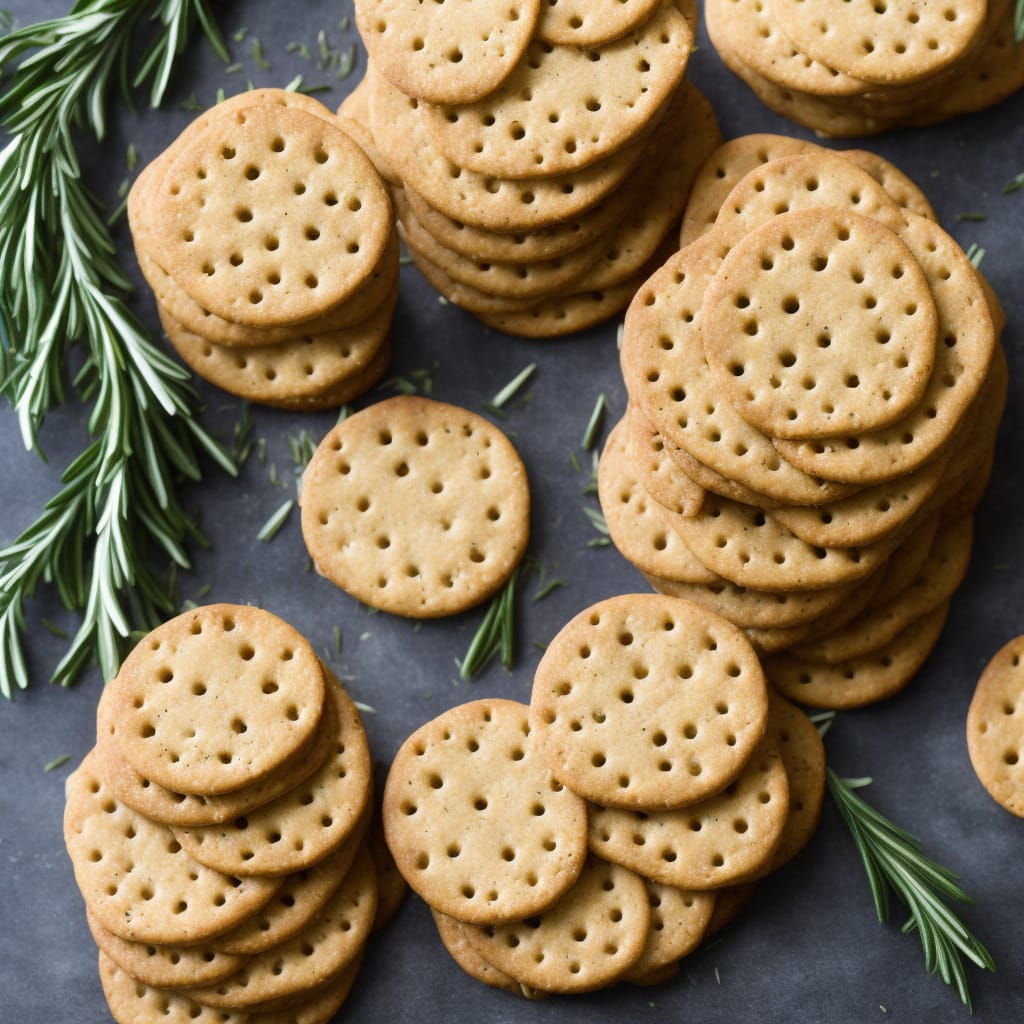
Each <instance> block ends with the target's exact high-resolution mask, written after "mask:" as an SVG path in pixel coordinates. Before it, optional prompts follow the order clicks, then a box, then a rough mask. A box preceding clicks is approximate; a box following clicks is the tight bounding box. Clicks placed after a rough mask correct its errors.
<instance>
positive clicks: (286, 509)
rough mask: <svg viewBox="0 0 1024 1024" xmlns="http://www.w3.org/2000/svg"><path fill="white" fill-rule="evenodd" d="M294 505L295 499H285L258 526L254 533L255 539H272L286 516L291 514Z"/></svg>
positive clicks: (282, 524)
mask: <svg viewBox="0 0 1024 1024" xmlns="http://www.w3.org/2000/svg"><path fill="white" fill-rule="evenodd" d="M294 506H295V499H294V498H289V499H288V500H287V501H285V502H284V503H283V504H282V505H281V506H280V507H279V508H278V510H277V511H276V512H275V513H274V514H273V515H272V516H271V517H270V518H269V519H268V520H267V521H266V522H265V523H264V524H263V526H262V527H261V528H260V532H259V533H257V534H256V539H257V540H264V541H267V540H272V539H273V537H274V535H275V534H276V533H277V531H278V530H280V529H281V527H282V526H284V524H285V521H286V520H287V519H288V516H290V515H291V511H292V509H293V508H294Z"/></svg>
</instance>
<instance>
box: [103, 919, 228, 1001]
mask: <svg viewBox="0 0 1024 1024" xmlns="http://www.w3.org/2000/svg"><path fill="white" fill-rule="evenodd" d="M86 920H87V922H88V924H89V931H90V932H91V933H92V937H93V940H94V941H95V943H96V945H97V946H98V947H99V948H100V950H101V951H102V952H103V953H105V954H106V955H107V956H108V957H110V959H111V960H113V961H114V963H115V964H117V966H118V967H120V968H121V970H123V971H127V972H128V973H129V974H130V975H131V976H132V977H133V978H135V979H136V980H137V981H140V982H142V984H143V985H152V986H154V987H156V988H189V987H191V986H194V985H208V984H210V983H211V982H215V981H220V980H221V978H226V977H228V976H229V975H231V974H234V973H235V972H236V971H237V970H238V969H239V968H240V967H241V966H242V965H243V964H244V963H245V957H242V956H231V955H229V954H227V953H221V952H219V951H218V950H215V949H211V948H208V947H207V946H205V945H203V946H159V945H156V944H155V943H145V942H132V941H130V940H129V939H122V938H121V937H120V936H118V935H115V934H114V933H113V932H111V931H108V930H107V929H106V928H104V927H103V925H102V924H100V922H99V921H98V920H97V919H96V916H95V914H92V913H90V912H88V910H87V912H86Z"/></svg>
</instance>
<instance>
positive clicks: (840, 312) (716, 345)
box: [701, 208, 937, 438]
mask: <svg viewBox="0 0 1024 1024" xmlns="http://www.w3.org/2000/svg"><path fill="white" fill-rule="evenodd" d="M936 329H937V316H936V312H935V303H934V302H933V301H932V298H931V293H930V291H929V288H928V282H927V281H926V279H925V276H924V273H923V272H922V270H921V268H920V266H919V265H918V263H917V261H916V260H915V259H914V257H913V255H912V254H911V252H910V250H909V249H908V248H907V247H906V245H904V244H903V242H901V241H900V239H899V237H898V236H897V235H896V234H895V233H894V232H892V231H890V230H888V229H887V228H886V227H884V226H883V225H881V224H879V223H877V222H876V221H874V220H871V219H870V218H868V217H862V216H860V215H859V214H855V213H851V212H849V211H845V210H839V209H836V208H822V209H814V210H802V211H798V212H793V213H787V214H783V215H781V216H779V217H776V218H774V219H773V220H771V221H769V222H768V223H767V224H764V225H763V226H762V227H760V228H758V229H757V230H755V231H752V232H751V233H750V234H749V235H747V236H746V237H745V238H744V239H743V240H742V241H740V243H739V244H738V245H736V246H735V247H734V248H733V249H732V250H731V251H730V253H729V255H728V256H727V257H726V258H725V260H724V261H723V263H722V266H721V267H720V268H719V270H718V272H717V273H716V274H715V277H714V280H713V281H712V283H711V287H710V288H709V290H708V292H707V294H706V295H705V298H704V305H703V308H702V310H701V336H702V338H703V340H704V352H705V356H706V358H707V360H708V365H709V366H710V367H711V369H712V372H713V373H714V374H715V379H716V381H717V383H718V386H719V388H720V389H721V391H722V393H723V394H724V395H725V397H726V398H727V399H728V401H729V402H731V403H732V405H733V406H734V407H735V408H736V410H737V411H738V412H739V414H740V415H741V416H742V417H743V418H744V419H745V420H747V422H748V423H751V424H753V425H754V426H755V427H757V428H758V429H760V430H762V431H763V432H764V433H766V434H768V435H769V436H772V437H786V438H814V437H828V436H834V435H836V434H843V433H846V432H848V431H854V432H858V433H860V432H862V431H866V430H878V429H879V428H881V427H885V426H888V425H889V424H891V423H893V422H894V421H896V420H898V419H900V418H901V416H903V415H905V414H906V413H907V412H908V411H909V410H910V409H911V408H912V407H913V406H914V405H916V404H917V402H918V401H919V399H920V398H921V395H922V393H923V392H924V389H925V386H926V384H927V383H928V379H929V376H930V374H931V371H932V367H933V365H934V362H935V343H936Z"/></svg>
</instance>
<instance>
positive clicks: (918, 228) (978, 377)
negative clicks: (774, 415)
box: [775, 214, 995, 485]
mask: <svg viewBox="0 0 1024 1024" xmlns="http://www.w3.org/2000/svg"><path fill="white" fill-rule="evenodd" d="M900 237H901V238H902V239H903V241H904V242H906V243H907V246H908V247H909V248H910V251H911V252H912V253H913V254H914V257H915V259H916V260H917V262H918V263H919V264H920V265H921V268H922V269H923V270H924V273H925V276H926V278H927V279H928V284H929V287H930V289H931V292H932V296H933V298H934V300H935V307H936V310H937V312H938V317H939V323H938V330H939V334H938V336H939V342H938V345H937V350H936V360H935V367H934V369H933V371H932V374H931V377H930V379H929V381H928V385H927V387H926V389H925V392H924V395H923V396H922V398H921V400H920V402H918V404H917V405H916V406H915V407H914V408H913V409H912V410H911V412H910V413H908V414H907V415H906V416H905V417H903V418H902V419H901V420H899V421H897V422H896V423H894V424H893V425H892V426H890V427H886V428H885V429H883V430H876V431H872V432H871V433H866V434H851V435H848V436H845V437H842V438H839V439H836V440H824V441H814V442H800V441H783V440H778V441H776V442H775V447H776V448H777V449H778V451H779V452H780V454H781V455H782V457H783V458H784V459H786V461H787V462H789V463H790V464H791V465H795V466H798V467H799V468H802V469H803V470H805V471H806V472H811V473H820V474H821V475H823V476H824V475H827V476H828V478H829V479H833V480H841V481H847V482H856V483H858V484H862V485H863V484H870V483H879V482H881V481H883V480H892V479H894V478H895V477H898V476H901V475H903V474H905V473H909V472H911V471H912V470H914V469H916V468H917V467H918V466H920V465H922V464H923V463H925V462H927V461H928V460H929V459H930V458H933V457H934V456H935V455H936V454H937V453H938V452H939V450H940V449H941V448H942V446H943V445H944V444H945V443H946V442H947V441H948V440H949V438H950V437H951V436H952V434H953V431H954V430H955V429H956V427H957V425H958V423H959V422H960V421H961V419H962V418H963V416H964V415H965V414H966V412H967V410H968V409H969V407H970V405H971V403H972V402H973V401H974V398H975V397H976V396H977V394H978V391H979V390H980V388H981V385H982V383H983V381H984V379H985V377H986V375H987V373H988V368H989V365H990V363H991V360H992V355H993V351H994V348H995V332H994V329H993V325H992V317H991V315H990V313H989V309H988V303H987V302H986V300H985V294H984V292H983V291H982V288H981V285H980V283H979V281H978V277H977V275H976V274H975V273H974V271H973V268H972V267H971V265H970V263H969V261H968V260H967V257H966V256H965V255H964V253H963V250H962V249H961V248H960V246H959V245H957V243H956V242H955V241H954V240H953V239H952V238H951V237H950V236H949V235H948V234H946V232H945V231H943V230H942V228H940V227H939V226H938V225H937V224H934V223H932V222H931V221H929V220H925V218H923V217H917V216H915V215H914V214H906V226H905V227H904V228H903V229H901V231H900ZM826 471H827V472H826Z"/></svg>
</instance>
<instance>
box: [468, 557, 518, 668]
mask: <svg viewBox="0 0 1024 1024" xmlns="http://www.w3.org/2000/svg"><path fill="white" fill-rule="evenodd" d="M522 571H523V566H522V565H519V566H517V568H516V570H515V572H513V573H512V575H511V577H510V578H509V581H508V583H506V584H505V586H504V587H502V588H501V590H500V591H499V592H498V594H497V596H496V597H494V598H493V599H492V600H491V603H490V606H489V607H488V609H487V614H486V615H485V616H484V621H483V622H481V623H480V628H479V629H478V630H477V631H476V635H475V636H474V637H473V639H472V640H471V641H470V644H469V648H468V650H467V651H466V656H465V657H464V658H463V659H462V661H461V662H458V663H457V664H458V665H459V675H460V676H462V678H463V679H472V678H473V676H476V675H479V674H480V673H481V672H482V671H483V670H484V669H485V668H486V667H487V665H488V664H489V663H490V661H491V659H492V658H494V656H495V655H496V654H498V653H499V652H500V654H501V663H502V664H503V665H504V666H505V668H511V667H512V660H513V657H514V654H515V648H514V641H515V618H516V605H515V602H516V587H517V586H518V585H519V579H520V576H521V574H522Z"/></svg>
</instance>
